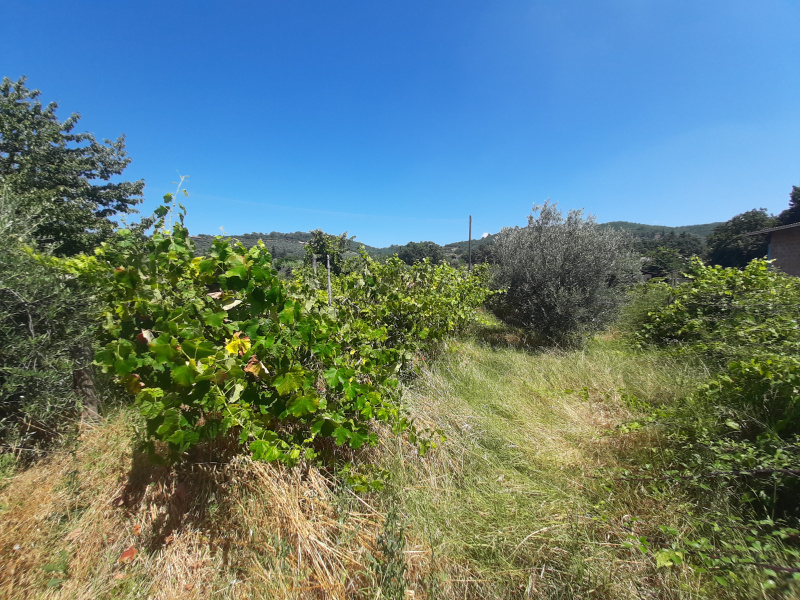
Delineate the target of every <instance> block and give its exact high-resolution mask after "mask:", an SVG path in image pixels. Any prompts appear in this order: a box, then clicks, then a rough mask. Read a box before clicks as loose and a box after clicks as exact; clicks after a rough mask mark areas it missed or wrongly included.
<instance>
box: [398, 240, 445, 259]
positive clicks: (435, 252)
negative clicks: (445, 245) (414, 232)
mask: <svg viewBox="0 0 800 600" xmlns="http://www.w3.org/2000/svg"><path fill="white" fill-rule="evenodd" d="M397 257H398V258H399V259H400V260H402V261H403V262H404V263H406V264H407V265H413V264H414V263H416V262H420V261H422V260H425V259H426V258H429V259H430V261H431V262H433V263H438V262H439V261H441V260H442V259H444V250H442V247H441V246H440V245H439V244H437V243H436V242H408V244H406V245H405V246H403V247H402V248H400V251H399V252H398V253H397Z"/></svg>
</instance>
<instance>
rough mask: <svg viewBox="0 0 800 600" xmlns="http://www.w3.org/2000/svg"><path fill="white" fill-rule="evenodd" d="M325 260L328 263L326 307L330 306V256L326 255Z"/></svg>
mask: <svg viewBox="0 0 800 600" xmlns="http://www.w3.org/2000/svg"><path fill="white" fill-rule="evenodd" d="M325 258H326V259H327V261H328V306H330V305H331V255H330V254H326V255H325Z"/></svg>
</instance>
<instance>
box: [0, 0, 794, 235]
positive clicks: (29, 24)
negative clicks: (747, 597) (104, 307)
mask: <svg viewBox="0 0 800 600" xmlns="http://www.w3.org/2000/svg"><path fill="white" fill-rule="evenodd" d="M0 22H3V23H4V26H3V34H2V41H0V75H3V76H9V77H11V78H14V79H16V78H17V77H19V76H20V75H23V74H24V75H27V76H28V85H29V86H30V87H32V88H39V89H40V90H41V91H42V98H43V100H45V101H49V100H57V101H58V102H59V105H60V111H59V114H60V116H61V117H62V118H65V117H66V116H67V115H68V114H69V113H70V112H79V113H81V115H82V119H81V122H80V124H79V128H80V129H81V130H86V131H91V132H92V133H94V134H95V135H97V136H98V137H112V138H115V137H116V136H117V135H119V134H121V133H125V134H126V135H127V148H128V152H129V154H130V156H131V158H132V159H133V162H132V163H131V165H130V167H129V168H128V170H127V171H126V173H125V175H126V177H127V178H130V179H138V178H144V179H145V180H146V182H147V186H146V196H147V201H146V203H145V205H144V206H143V207H142V208H141V210H142V212H149V211H150V210H152V209H153V208H154V207H155V206H156V203H157V202H158V201H159V199H160V198H161V196H163V194H165V193H166V192H168V191H170V190H172V189H174V185H173V183H172V182H174V181H176V180H177V178H178V173H180V174H183V175H189V179H188V180H187V187H188V189H189V193H190V197H189V198H188V201H187V207H188V210H189V216H188V220H187V222H188V225H189V228H190V229H191V230H192V232H193V233H218V232H219V228H220V227H223V228H224V230H225V232H227V233H232V234H239V233H248V232H251V231H263V232H269V231H273V230H275V231H297V230H301V231H307V230H309V229H313V228H316V227H321V228H323V229H325V230H326V231H329V232H331V233H341V232H342V231H345V230H349V232H350V234H351V235H356V236H357V238H358V239H359V240H360V241H363V242H365V243H367V244H371V245H378V246H385V245H389V244H392V243H398V244H403V243H406V242H408V241H409V240H415V241H419V240H433V241H436V242H438V243H447V242H451V241H456V240H462V239H466V235H467V221H468V215H470V214H472V215H473V223H474V225H473V234H474V235H476V236H480V234H481V233H483V232H492V233H494V232H497V231H499V230H500V228H501V227H504V226H509V225H522V224H524V223H525V217H526V215H527V214H529V212H530V209H531V205H532V204H533V203H541V202H543V201H544V200H546V199H547V198H548V197H549V198H551V199H552V200H553V201H556V202H558V203H559V206H560V207H561V208H562V209H565V210H566V209H570V208H583V209H585V210H586V212H587V213H592V214H596V215H597V217H598V220H599V221H612V220H628V221H636V222H641V223H650V224H661V225H687V224H694V223H704V222H710V221H724V220H727V219H728V218H730V217H731V216H733V215H734V214H737V213H740V212H743V211H745V210H749V209H751V208H754V207H766V208H767V209H768V210H770V211H771V212H778V211H780V210H782V209H784V208H786V206H787V205H788V198H789V193H790V191H791V187H792V185H800V36H798V35H797V30H798V26H800V2H796V1H795V0H786V1H772V0H759V2H752V1H736V0H724V1H723V0H720V1H713V0H709V1H704V2H696V1H680V0H663V1H660V2H651V1H647V0H630V1H627V0H607V1H604V2H594V1H582V2H579V1H569V0H560V1H556V0H551V1H546V2H540V1H514V0H493V1H491V2H488V1H485V2H473V1H470V0H458V1H455V0H435V1H430V0H428V1H427V2H418V1H416V0H404V1H403V2H396V1H383V2H381V1H377V2H376V1H375V0H363V1H362V0H353V1H349V0H342V1H340V2H331V1H330V0H328V1H317V0H299V1H295V2H287V1H282V2H273V1H262V2H241V1H235V0H231V1H228V2H207V1H202V0H194V1H192V2H168V1H166V0H161V1H159V2H150V1H135V2H134V1H128V2H125V1H122V0H118V1H115V2H108V1H105V2H87V1H81V0H75V1H72V2H64V1H44V0H42V1H37V0H27V1H25V2H21V1H15V2H10V1H6V0H0Z"/></svg>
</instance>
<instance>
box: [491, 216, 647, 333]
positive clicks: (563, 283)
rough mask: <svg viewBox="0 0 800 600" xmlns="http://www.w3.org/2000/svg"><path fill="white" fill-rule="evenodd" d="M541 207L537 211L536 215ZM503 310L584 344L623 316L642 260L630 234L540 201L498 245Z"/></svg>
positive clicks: (499, 307)
mask: <svg viewBox="0 0 800 600" xmlns="http://www.w3.org/2000/svg"><path fill="white" fill-rule="evenodd" d="M537 213H538V214H537ZM493 250H494V257H495V259H496V260H497V262H498V265H497V267H496V270H495V284H496V285H497V287H499V288H501V289H503V290H505V293H504V294H502V295H499V296H497V297H496V299H495V302H494V304H493V306H494V310H495V312H496V313H497V315H498V316H499V317H500V318H502V319H504V320H506V321H508V322H510V323H512V324H514V325H518V326H522V327H525V328H528V329H531V330H533V331H535V332H536V333H537V334H538V335H540V336H541V337H542V338H544V339H545V340H546V341H548V342H550V343H554V344H558V345H571V344H575V343H580V342H581V341H582V340H583V339H584V338H585V336H586V335H587V334H589V333H592V332H594V331H598V330H599V329H601V328H603V327H604V326H605V325H607V324H608V323H610V322H611V321H612V320H613V319H614V318H615V317H616V316H617V314H618V310H619V308H620V306H621V305H622V303H623V302H624V299H625V291H626V288H627V286H628V285H629V284H631V283H633V282H635V281H636V280H637V279H638V276H639V271H640V261H639V259H638V257H636V256H635V255H634V254H633V253H632V252H631V251H630V239H629V237H628V236H627V234H625V233H623V232H620V231H617V230H613V229H601V228H599V227H597V225H596V223H595V221H594V218H593V217H588V218H584V217H583V213H582V211H570V212H569V214H568V215H567V216H566V218H564V217H563V216H562V215H561V212H560V211H559V210H558V209H557V208H556V205H554V204H551V203H550V202H547V203H545V204H544V206H534V207H533V213H532V214H531V215H530V216H529V217H528V226H527V227H514V228H505V229H503V230H502V231H501V232H500V234H499V235H498V236H497V238H496V239H495V241H494V244H493Z"/></svg>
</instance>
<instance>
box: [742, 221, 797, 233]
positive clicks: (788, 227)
mask: <svg viewBox="0 0 800 600" xmlns="http://www.w3.org/2000/svg"><path fill="white" fill-rule="evenodd" d="M793 227H800V222H798V223H792V224H791V225H781V226H779V227H770V228H769V229H761V230H760V231H751V232H750V233H743V234H742V236H747V235H758V234H760V233H772V232H773V231H781V230H783V229H792V228H793Z"/></svg>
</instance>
